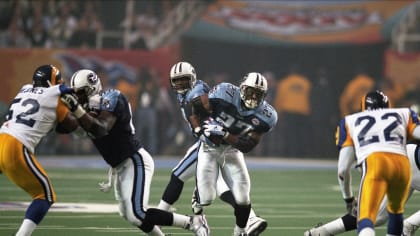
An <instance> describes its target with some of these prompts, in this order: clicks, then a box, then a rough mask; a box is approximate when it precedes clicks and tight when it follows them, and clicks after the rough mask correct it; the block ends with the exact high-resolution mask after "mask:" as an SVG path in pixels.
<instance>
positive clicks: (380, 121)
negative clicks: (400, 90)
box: [337, 108, 419, 164]
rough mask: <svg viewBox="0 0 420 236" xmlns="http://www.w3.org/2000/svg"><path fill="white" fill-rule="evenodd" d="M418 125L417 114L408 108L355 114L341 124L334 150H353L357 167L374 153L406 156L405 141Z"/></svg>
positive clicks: (347, 117)
mask: <svg viewBox="0 0 420 236" xmlns="http://www.w3.org/2000/svg"><path fill="white" fill-rule="evenodd" d="M417 125H419V120H418V117H417V114H416V113H415V112H413V111H412V110H410V109H408V108H390V109H378V110H371V111H363V112H358V113H355V114H352V115H348V116H346V117H345V118H344V119H343V120H342V121H341V122H340V124H339V126H338V134H337V146H338V147H339V148H341V147H344V146H354V148H355V151H356V157H357V163H358V164H360V163H361V162H362V161H363V160H365V159H366V158H367V156H369V155H370V154H371V153H374V152H390V153H397V154H401V155H405V156H406V155H407V151H406V148H405V146H406V143H407V137H408V136H409V135H411V134H412V132H413V130H414V128H415V127H416V126H417Z"/></svg>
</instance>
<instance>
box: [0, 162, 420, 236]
mask: <svg viewBox="0 0 420 236" xmlns="http://www.w3.org/2000/svg"><path fill="white" fill-rule="evenodd" d="M47 172H48V173H49V176H50V178H51V179H52V181H53V184H54V186H55V190H56V192H57V195H58V202H77V203H108V204H114V203H116V202H115V200H114V195H113V192H109V193H102V192H100V191H99V189H98V187H97V186H98V182H101V181H103V180H105V179H106V170H105V169H52V168H47ZM250 174H251V178H252V192H251V198H252V203H253V208H254V209H255V211H256V212H257V214H259V215H261V216H262V217H264V218H265V219H267V221H268V225H269V226H268V228H267V230H266V231H265V232H264V233H263V234H262V235H264V236H279V235H284V236H295V235H296V236H297V235H299V236H301V235H303V232H304V231H305V230H306V229H307V228H310V227H312V226H313V225H316V224H317V223H319V222H327V221H329V220H331V219H334V218H336V217H339V216H341V215H342V214H343V213H344V211H345V205H344V202H343V200H342V199H341V194H340V191H339V187H338V184H337V180H336V174H335V170H332V169H325V170H252V169H251V170H250ZM169 175H170V170H169V169H158V170H156V172H155V176H154V179H153V183H152V189H151V198H150V203H151V205H156V204H157V203H158V202H159V199H160V197H161V194H162V192H163V190H164V188H165V186H166V184H167V182H168V180H169ZM353 183H354V184H356V183H358V179H355V181H353ZM354 187H355V189H357V187H356V185H355V186H354ZM192 189H193V181H190V182H188V183H187V184H186V187H185V188H184V192H183V195H182V197H181V199H180V200H179V201H178V202H177V204H176V206H175V207H176V208H177V212H178V213H183V214H190V213H191V210H190V201H191V193H192ZM12 201H24V202H28V201H30V198H29V197H28V195H27V194H26V193H24V192H23V191H22V190H20V189H19V188H17V187H16V186H14V185H12V184H11V183H10V182H9V181H8V180H7V179H6V177H5V176H3V175H0V202H12ZM419 203H420V199H419V197H418V196H416V194H414V196H413V197H412V198H411V199H410V200H409V202H408V204H407V210H406V215H408V214H411V213H412V212H414V211H416V209H418V208H420V207H419V206H420V204H419ZM23 215H24V212H23V211H5V210H4V209H0V235H13V233H14V232H16V229H17V228H18V226H19V224H20V223H21V220H22V217H23ZM206 215H207V219H208V221H209V224H210V227H211V234H212V235H213V236H228V235H231V234H232V230H233V226H234V216H233V210H232V208H231V207H230V206H228V205H227V204H225V203H223V202H221V201H220V200H217V201H216V202H215V203H214V204H213V205H211V206H209V207H207V208H206ZM377 230H378V231H377V232H378V235H383V234H384V233H385V228H384V227H379V228H378V229H377ZM164 232H165V233H170V234H171V235H191V233H190V232H187V231H183V230H180V229H176V228H172V227H167V228H164ZM33 235H34V236H52V235H60V236H96V235H119V236H124V235H142V233H140V231H139V230H138V229H137V228H135V227H133V226H131V225H129V224H128V223H127V222H126V221H124V220H123V219H122V218H121V217H120V216H119V215H118V213H73V212H70V213H68V212H67V213H66V212H51V211H50V212H49V213H48V215H47V216H46V217H45V218H44V221H43V222H42V224H41V225H40V226H39V227H38V229H37V230H36V231H35V233H34V234H33ZM342 235H355V232H352V233H346V234H342Z"/></svg>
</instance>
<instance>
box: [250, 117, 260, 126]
mask: <svg viewBox="0 0 420 236" xmlns="http://www.w3.org/2000/svg"><path fill="white" fill-rule="evenodd" d="M251 122H252V124H253V125H259V124H260V120H258V119H257V118H253V119H252V120H251Z"/></svg>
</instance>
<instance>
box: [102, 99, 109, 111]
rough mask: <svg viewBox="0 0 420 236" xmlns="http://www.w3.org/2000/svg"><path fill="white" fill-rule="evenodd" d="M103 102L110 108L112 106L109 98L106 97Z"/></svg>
mask: <svg viewBox="0 0 420 236" xmlns="http://www.w3.org/2000/svg"><path fill="white" fill-rule="evenodd" d="M102 104H103V105H104V107H105V108H107V109H109V108H110V107H111V104H110V101H109V100H108V99H104V100H103V101H102Z"/></svg>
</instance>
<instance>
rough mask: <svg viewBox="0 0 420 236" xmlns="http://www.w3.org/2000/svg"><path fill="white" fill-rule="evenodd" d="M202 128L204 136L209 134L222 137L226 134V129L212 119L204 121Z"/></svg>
mask: <svg viewBox="0 0 420 236" xmlns="http://www.w3.org/2000/svg"><path fill="white" fill-rule="evenodd" d="M203 129H204V130H203V133H204V136H206V137H210V136H211V135H216V136H222V137H223V136H225V135H226V130H225V129H224V128H223V126H222V125H221V124H220V123H219V122H217V121H215V120H213V119H211V120H207V121H205V122H204V125H203Z"/></svg>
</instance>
